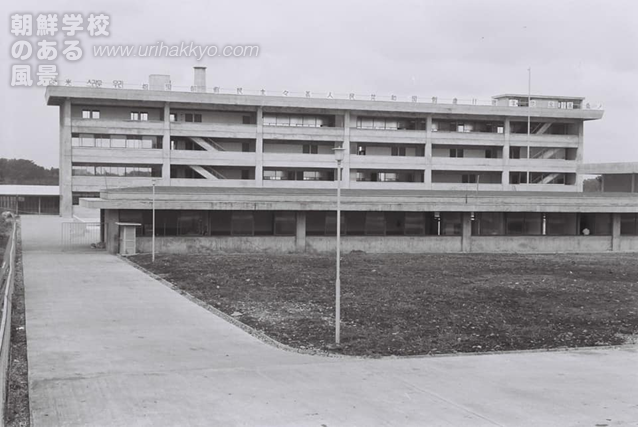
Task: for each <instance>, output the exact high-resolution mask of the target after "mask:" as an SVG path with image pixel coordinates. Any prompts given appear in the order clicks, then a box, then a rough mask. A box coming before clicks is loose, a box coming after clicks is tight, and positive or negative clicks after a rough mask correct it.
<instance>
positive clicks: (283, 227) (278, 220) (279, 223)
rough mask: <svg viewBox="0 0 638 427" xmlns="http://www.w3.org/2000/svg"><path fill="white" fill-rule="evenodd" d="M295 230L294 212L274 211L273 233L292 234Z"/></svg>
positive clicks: (278, 234) (279, 234) (295, 216)
mask: <svg viewBox="0 0 638 427" xmlns="http://www.w3.org/2000/svg"><path fill="white" fill-rule="evenodd" d="M296 231H297V215H296V214H295V212H275V235H276V236H294V235H295V234H296Z"/></svg>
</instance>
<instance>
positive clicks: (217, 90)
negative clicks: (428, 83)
mask: <svg viewBox="0 0 638 427" xmlns="http://www.w3.org/2000/svg"><path fill="white" fill-rule="evenodd" d="M51 85H52V86H66V87H89V88H93V89H115V90H118V89H127V90H146V91H148V90H153V91H171V92H190V93H210V94H219V95H246V96H279V97H288V98H314V99H341V100H350V101H385V102H412V103H419V104H445V105H477V106H496V105H497V103H498V100H496V99H489V100H486V99H478V98H439V97H437V96H430V97H428V96H422V95H409V96H406V95H395V94H389V95H388V94H374V93H371V94H356V93H343V92H325V91H317V92H315V91H294V90H287V89H282V90H266V89H244V88H243V87H237V88H224V87H219V86H214V87H212V88H206V89H203V88H201V87H196V86H178V85H173V84H171V83H166V84H164V85H163V86H161V87H152V86H150V85H149V84H148V83H126V82H124V81H123V80H112V81H107V80H98V79H89V80H71V79H66V80H61V81H56V80H54V81H53V82H52V84H51ZM573 104H574V105H573V108H570V109H588V110H602V109H603V107H602V104H593V103H589V102H584V101H583V102H582V103H580V104H579V103H576V102H574V103H573ZM500 106H502V107H507V106H509V107H511V108H521V107H525V108H526V107H527V105H520V104H519V105H516V106H512V105H500ZM531 108H532V109H552V108H551V107H541V106H536V107H535V106H532V107H531ZM560 108H561V107H560V103H558V106H557V107H556V109H560Z"/></svg>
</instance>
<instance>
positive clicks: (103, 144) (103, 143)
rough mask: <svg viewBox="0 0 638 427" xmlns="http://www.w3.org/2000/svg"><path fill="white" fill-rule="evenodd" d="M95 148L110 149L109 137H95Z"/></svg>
mask: <svg viewBox="0 0 638 427" xmlns="http://www.w3.org/2000/svg"><path fill="white" fill-rule="evenodd" d="M95 146H96V147H98V148H111V136H110V135H95Z"/></svg>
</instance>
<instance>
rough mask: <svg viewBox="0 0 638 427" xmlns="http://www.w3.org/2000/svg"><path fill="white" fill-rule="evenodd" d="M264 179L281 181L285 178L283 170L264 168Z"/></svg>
mask: <svg viewBox="0 0 638 427" xmlns="http://www.w3.org/2000/svg"><path fill="white" fill-rule="evenodd" d="M264 179H267V180H272V181H281V180H283V179H285V175H284V171H273V170H264Z"/></svg>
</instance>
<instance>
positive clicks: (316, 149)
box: [303, 144, 319, 154]
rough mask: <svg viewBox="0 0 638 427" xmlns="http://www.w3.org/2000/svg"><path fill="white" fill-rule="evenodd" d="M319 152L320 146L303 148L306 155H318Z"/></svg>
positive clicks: (305, 146)
mask: <svg viewBox="0 0 638 427" xmlns="http://www.w3.org/2000/svg"><path fill="white" fill-rule="evenodd" d="M318 152H319V146H318V145H317V144H305V145H304V146H303V153H304V154H317V153H318Z"/></svg>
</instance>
